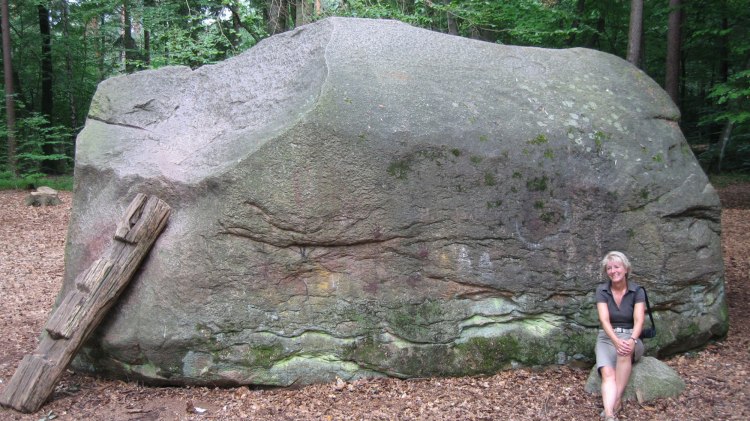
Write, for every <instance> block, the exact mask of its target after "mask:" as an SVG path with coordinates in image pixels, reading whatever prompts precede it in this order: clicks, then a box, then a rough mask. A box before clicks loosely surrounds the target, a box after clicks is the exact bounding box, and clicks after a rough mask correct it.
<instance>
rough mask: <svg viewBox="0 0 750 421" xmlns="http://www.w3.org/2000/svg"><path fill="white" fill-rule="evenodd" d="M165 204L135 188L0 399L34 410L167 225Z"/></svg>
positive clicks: (2, 403) (0, 402)
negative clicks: (109, 236) (105, 243)
mask: <svg viewBox="0 0 750 421" xmlns="http://www.w3.org/2000/svg"><path fill="white" fill-rule="evenodd" d="M170 213H171V208H170V207H169V205H167V204H166V203H165V202H163V201H162V200H161V199H159V198H157V197H155V196H151V197H148V196H146V195H144V194H140V193H139V194H138V195H137V196H136V197H135V199H133V201H132V202H131V203H130V205H129V206H128V208H127V210H126V211H125V215H124V216H123V217H122V219H121V220H120V222H119V223H118V225H117V230H116V231H115V235H114V241H112V243H111V244H110V246H109V248H108V249H107V250H106V251H105V252H104V253H103V254H102V257H101V258H100V259H98V260H97V261H95V262H94V263H93V264H92V265H91V266H90V267H89V268H88V269H87V270H86V271H84V272H83V273H81V274H79V275H78V277H77V278H76V281H75V287H74V288H72V289H71V290H70V291H69V292H68V293H67V294H66V295H65V297H63V299H62V301H61V302H60V305H59V306H57V308H56V309H55V310H54V311H53V313H52V315H51V316H50V318H49V320H47V325H46V326H45V328H44V330H43V331H42V335H41V338H40V342H39V344H38V346H37V348H36V350H35V351H34V353H33V354H30V355H27V356H26V357H24V359H23V360H22V361H21V364H20V365H19V366H18V368H17V369H16V372H15V373H14V374H13V377H12V378H11V379H10V382H8V384H7V385H6V386H5V389H4V390H3V394H2V396H0V404H1V405H3V406H7V407H11V408H13V409H15V410H17V411H21V412H26V413H29V412H36V411H37V410H38V409H39V408H41V407H42V405H44V403H45V402H46V401H47V399H48V398H49V397H50V395H51V394H52V392H53V390H54V388H55V385H56V384H57V382H58V380H59V379H60V377H61V376H62V374H63V373H64V371H65V369H66V368H67V366H68V364H69V363H70V362H71V361H72V360H73V358H74V357H75V355H76V353H77V352H78V350H79V349H80V348H81V346H82V345H83V343H84V342H85V341H86V339H87V338H88V337H89V336H90V335H91V333H92V332H93V331H94V330H95V329H96V327H97V326H98V325H99V324H100V323H101V321H102V319H104V316H105V315H106V313H107V311H108V310H109V309H110V308H111V307H112V305H113V304H114V303H115V302H116V301H117V298H118V297H119V296H120V294H121V293H122V291H123V290H124V289H125V286H126V285H127V284H128V282H130V279H131V278H132V277H133V275H134V274H135V272H136V270H137V269H138V267H139V266H140V264H141V261H142V260H143V259H144V258H145V257H146V255H147V254H148V252H149V250H150V249H151V246H152V245H153V244H154V242H155V241H156V239H157V238H158V237H159V235H160V234H161V232H162V231H163V230H164V228H165V227H166V225H167V220H168V219H169V215H170Z"/></svg>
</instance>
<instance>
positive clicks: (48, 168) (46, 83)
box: [37, 4, 62, 174]
mask: <svg viewBox="0 0 750 421" xmlns="http://www.w3.org/2000/svg"><path fill="white" fill-rule="evenodd" d="M37 12H38V14H39V34H40V35H41V37H42V55H41V58H40V60H41V66H40V67H41V73H42V92H41V104H40V105H41V109H40V111H41V113H42V115H43V116H44V118H46V119H47V126H48V127H49V126H51V125H52V109H53V100H54V99H53V98H54V97H53V95H52V76H53V69H52V37H51V35H50V24H49V9H47V8H46V7H44V6H43V5H41V4H38V5H37ZM42 153H43V154H44V155H46V156H50V155H54V154H57V153H58V151H57V148H56V147H55V145H53V144H49V143H46V142H45V143H43V144H42ZM60 163H61V162H60V161H59V160H44V161H42V164H41V170H42V172H43V173H45V174H60V173H62V168H61V165H60Z"/></svg>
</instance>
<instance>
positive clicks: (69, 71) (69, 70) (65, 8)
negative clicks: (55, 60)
mask: <svg viewBox="0 0 750 421" xmlns="http://www.w3.org/2000/svg"><path fill="white" fill-rule="evenodd" d="M69 9H70V7H69V4H68V0H62V13H63V14H62V18H63V22H62V24H63V37H65V39H66V40H69V39H70V34H69V28H70V21H69V20H68V19H69ZM65 76H66V79H67V91H68V92H67V96H68V108H70V129H71V131H73V132H75V130H76V127H77V126H78V110H77V108H76V102H75V96H74V95H73V57H72V56H71V55H70V48H66V49H65ZM74 142H75V136H73V138H72V139H71V142H70V144H71V145H73V144H74ZM73 149H74V148H71V151H70V152H72V150H73Z"/></svg>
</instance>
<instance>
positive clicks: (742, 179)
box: [708, 172, 750, 188]
mask: <svg viewBox="0 0 750 421" xmlns="http://www.w3.org/2000/svg"><path fill="white" fill-rule="evenodd" d="M708 178H709V180H710V181H711V184H713V185H714V187H718V188H723V187H729V186H732V185H735V184H748V183H750V172H725V173H722V174H711V175H709V176H708Z"/></svg>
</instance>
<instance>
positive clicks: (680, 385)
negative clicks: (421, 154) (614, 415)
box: [585, 357, 685, 403]
mask: <svg viewBox="0 0 750 421" xmlns="http://www.w3.org/2000/svg"><path fill="white" fill-rule="evenodd" d="M601 388H602V379H601V377H599V373H598V372H597V370H596V367H594V368H592V369H591V373H589V378H588V380H587V381H586V386H585V390H586V391H587V392H589V393H593V394H598V395H601ZM683 390H685V381H684V380H682V378H681V377H680V375H679V374H677V372H676V371H674V370H673V369H672V368H671V367H670V366H668V365H666V364H664V363H663V362H661V361H659V360H657V359H656V358H653V357H643V358H642V359H641V360H640V361H638V362H637V363H635V364H634V365H633V371H632V372H631V373H630V380H629V381H628V386H627V387H626V388H625V392H623V394H622V396H623V399H624V400H637V401H638V402H640V403H644V402H648V401H653V400H655V399H660V398H673V397H676V396H679V395H680V393H682V391H683Z"/></svg>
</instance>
